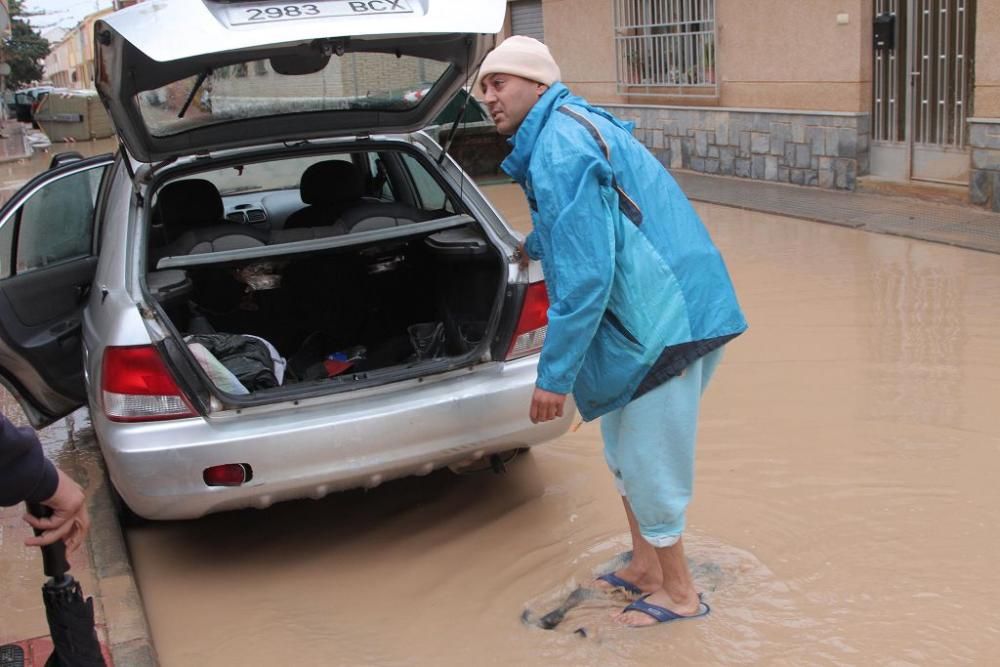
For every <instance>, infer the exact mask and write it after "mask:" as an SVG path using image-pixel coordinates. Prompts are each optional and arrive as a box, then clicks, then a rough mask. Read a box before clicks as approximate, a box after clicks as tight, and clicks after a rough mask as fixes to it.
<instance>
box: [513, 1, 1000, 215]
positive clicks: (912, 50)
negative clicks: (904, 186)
mask: <svg viewBox="0 0 1000 667" xmlns="http://www.w3.org/2000/svg"><path fill="white" fill-rule="evenodd" d="M876 26H879V28H878V29H877V27H876ZM519 29H520V31H521V32H522V33H524V34H531V35H532V36H535V37H539V38H541V39H542V40H543V41H544V42H545V43H546V44H547V45H548V46H549V48H550V49H551V50H552V53H553V55H554V56H555V57H556V60H557V61H558V62H559V64H560V67H561V69H562V74H563V81H564V82H565V83H566V84H567V85H568V86H569V87H570V88H571V89H572V90H573V91H574V92H576V93H577V94H580V95H582V96H584V97H586V98H587V99H588V100H590V101H591V102H593V103H595V104H600V105H602V106H604V107H606V108H608V109H609V110H611V111H612V112H614V113H616V114H617V115H618V116H619V117H622V118H624V119H627V120H631V121H633V122H635V124H636V130H635V131H636V135H637V136H638V137H639V138H640V139H641V140H642V141H644V142H645V143H646V144H647V146H648V147H649V148H650V149H651V150H652V151H653V152H654V153H655V154H656V155H657V157H659V158H660V160H661V161H662V162H663V163H664V164H665V165H667V166H669V167H673V168H686V169H693V170H696V171H702V172H706V173H715V174H725V175H732V176H740V177H746V178H755V179H763V180H771V181H781V182H789V183H796V184H801V185H817V186H820V187H826V188H835V189H847V190H852V189H854V188H855V187H856V184H857V179H858V178H859V177H861V176H869V175H871V176H876V177H881V178H887V179H892V180H901V181H909V180H923V181H934V182H945V183H953V184H959V183H961V184H964V185H965V186H966V187H968V188H969V196H970V199H971V200H972V201H973V202H974V203H976V204H982V205H986V206H989V207H992V208H993V209H994V210H1000V2H998V1H997V0H836V1H833V0H510V2H509V4H508V17H507V21H506V24H505V28H504V33H503V35H501V36H505V35H507V34H512V33H514V32H517V31H518V30H519ZM909 72H918V74H917V75H912V76H911V75H910V74H908V73H909Z"/></svg>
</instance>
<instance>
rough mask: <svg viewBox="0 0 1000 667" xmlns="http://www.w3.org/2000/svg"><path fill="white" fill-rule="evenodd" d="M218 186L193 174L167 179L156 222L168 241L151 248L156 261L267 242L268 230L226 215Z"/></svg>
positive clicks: (155, 212) (160, 193) (157, 204)
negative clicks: (169, 180) (170, 180)
mask: <svg viewBox="0 0 1000 667" xmlns="http://www.w3.org/2000/svg"><path fill="white" fill-rule="evenodd" d="M223 212H224V207H223V204H222V196H221V195H220V194H219V191H218V189H217V188H216V187H215V186H214V185H213V184H212V183H211V182H209V181H206V180H204V179H200V178H192V179H187V180H183V181H174V182H172V183H168V184H166V185H165V186H163V188H161V189H160V192H159V193H158V195H157V199H156V206H155V208H154V210H153V222H154V225H159V226H160V227H161V230H162V233H163V234H162V235H163V238H164V239H165V240H166V243H164V244H162V245H160V246H159V247H155V248H151V249H150V254H151V258H152V259H153V262H154V265H155V261H157V260H159V259H160V258H161V257H170V256H175V255H191V254H197V253H203V252H219V251H223V250H236V249H240V248H253V247H257V246H262V245H266V244H267V238H268V237H267V233H266V232H262V231H259V230H257V229H253V228H252V227H249V226H247V225H243V224H240V223H238V222H230V221H228V220H226V219H225V218H224V217H223Z"/></svg>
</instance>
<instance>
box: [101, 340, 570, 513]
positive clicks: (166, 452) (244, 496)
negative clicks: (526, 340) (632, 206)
mask: <svg viewBox="0 0 1000 667" xmlns="http://www.w3.org/2000/svg"><path fill="white" fill-rule="evenodd" d="M537 361H538V358H537V356H534V357H529V358H526V359H522V360H518V361H515V362H510V363H505V364H499V363H498V364H490V365H484V366H480V367H478V368H476V369H474V370H471V371H470V370H463V371H456V372H453V373H451V374H448V375H446V376H440V377H436V378H426V379H425V380H424V381H422V382H418V381H412V382H405V383H398V384H397V385H393V386H392V387H391V388H387V387H383V388H380V389H376V390H371V391H367V392H366V391H358V392H352V393H351V394H350V395H349V396H348V395H342V396H340V397H337V400H332V401H331V400H329V399H327V400H321V401H316V402H314V403H312V404H305V403H303V404H301V405H297V406H296V405H292V404H290V403H283V404H280V405H273V406H267V407H266V408H259V409H254V410H246V411H243V413H242V414H238V413H236V412H235V411H231V412H227V413H225V414H220V415H218V416H213V417H211V418H210V419H202V418H198V419H183V420H176V421H167V422H159V423H146V424H120V423H114V422H109V421H107V420H106V419H104V418H103V416H102V415H99V414H94V416H93V422H94V427H95V429H96V430H97V433H98V439H99V440H100V443H101V448H102V450H103V451H104V456H105V459H106V460H107V464H108V470H109V472H110V474H111V478H112V481H113V482H114V485H115V487H116V488H117V489H118V492H119V493H120V494H121V496H122V497H123V499H124V500H125V502H126V503H127V504H128V505H129V507H130V508H132V510H134V511H135V512H136V513H137V514H140V515H141V516H144V517H147V518H150V519H189V518H196V517H199V516H202V515H205V514H209V513H212V512H218V511H223V510H230V509H238V508H243V507H260V508H263V507H268V506H270V505H272V504H273V503H275V502H279V501H282V500H290V499H294V498H322V497H323V496H325V495H326V494H328V493H330V492H332V491H337V490H343V489H349V488H354V487H361V486H366V487H374V486H378V485H379V484H381V483H382V482H384V481H386V480H389V479H393V478H397V477H404V476H408V475H420V474H427V473H429V472H431V471H432V470H434V469H436V468H440V467H443V466H445V465H448V464H449V463H453V462H456V461H462V460H467V459H470V458H478V457H482V456H486V455H488V454H491V453H494V452H498V451H502V450H507V449H512V448H515V447H528V446H532V445H536V444H539V443H542V442H545V441H547V440H551V439H554V438H557V437H559V436H560V435H562V434H563V433H565V432H566V430H567V429H568V428H569V426H570V423H571V421H572V419H573V416H574V414H575V410H574V409H572V405H570V406H568V407H569V408H570V409H568V410H567V411H566V414H565V416H564V417H562V418H561V419H558V420H555V421H551V422H547V423H545V424H532V423H531V421H530V420H529V419H528V409H529V406H530V401H531V393H532V390H533V388H534V382H535V377H536V369H537ZM95 412H96V411H95ZM224 463H247V464H249V465H250V466H251V468H252V469H253V479H252V480H251V481H249V482H248V483H246V484H244V485H243V486H239V487H209V486H207V485H206V484H205V483H204V481H203V478H202V474H203V471H204V469H205V468H208V467H210V466H215V465H220V464H224Z"/></svg>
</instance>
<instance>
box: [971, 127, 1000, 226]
mask: <svg viewBox="0 0 1000 667" xmlns="http://www.w3.org/2000/svg"><path fill="white" fill-rule="evenodd" d="M969 148H971V149H972V168H971V169H970V170H969V200H970V201H971V202H972V203H973V204H977V205H979V206H986V207H987V208H989V209H991V210H993V211H997V212H1000V119H994V118H991V119H977V118H970V119H969Z"/></svg>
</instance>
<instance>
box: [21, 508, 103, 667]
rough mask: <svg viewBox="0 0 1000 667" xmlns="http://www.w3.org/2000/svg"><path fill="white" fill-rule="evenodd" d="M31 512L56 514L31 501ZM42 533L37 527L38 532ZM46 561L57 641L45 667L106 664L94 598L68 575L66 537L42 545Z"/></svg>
mask: <svg viewBox="0 0 1000 667" xmlns="http://www.w3.org/2000/svg"><path fill="white" fill-rule="evenodd" d="M28 511H29V512H31V514H33V515H34V516H36V517H38V518H39V519H44V518H46V517H48V516H50V515H51V514H52V510H51V509H50V508H48V507H45V506H44V505H39V504H37V503H29V504H28ZM40 532H41V531H39V530H37V529H36V530H35V534H36V535H38V534H39V533H40ZM42 564H43V565H44V570H45V574H46V575H47V576H49V577H52V578H51V579H49V580H48V581H46V582H45V584H44V585H43V586H42V600H44V601H45V617H46V619H48V622H49V633H50V634H51V635H52V644H53V649H52V655H51V656H49V659H48V660H47V661H46V662H45V667H106V665H105V662H104V656H103V655H102V654H101V645H100V642H98V641H97V630H96V629H95V628H94V598H87V599H86V600H84V599H83V591H81V590H80V583H79V582H78V581H77V580H76V579H74V578H73V577H72V575H69V574H67V572H68V571H69V563H67V562H66V545H65V544H63V542H62V540H59V541H58V542H55V543H53V544H49V545H46V546H44V547H42Z"/></svg>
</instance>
